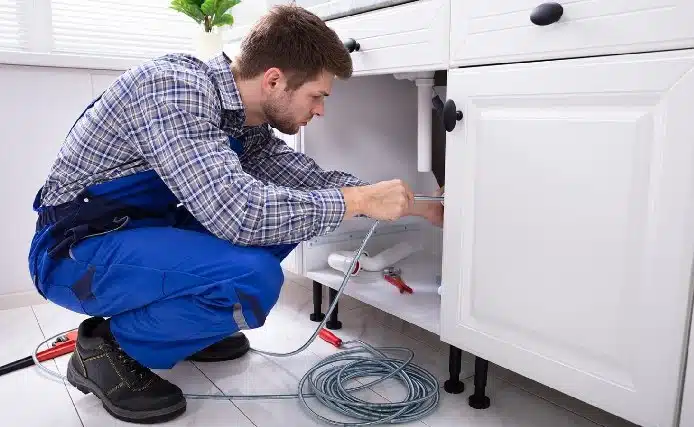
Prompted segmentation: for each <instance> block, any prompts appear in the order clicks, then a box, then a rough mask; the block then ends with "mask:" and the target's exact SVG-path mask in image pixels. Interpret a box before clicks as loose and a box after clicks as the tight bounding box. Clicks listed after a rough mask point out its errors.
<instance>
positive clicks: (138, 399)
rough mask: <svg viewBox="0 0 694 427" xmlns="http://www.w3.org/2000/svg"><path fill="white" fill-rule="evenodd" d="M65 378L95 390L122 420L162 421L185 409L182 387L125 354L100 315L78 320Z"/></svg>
mask: <svg viewBox="0 0 694 427" xmlns="http://www.w3.org/2000/svg"><path fill="white" fill-rule="evenodd" d="M67 379H68V381H69V382H70V384H72V385H73V386H75V387H76V388H77V389H78V390H80V391H81V392H83V393H84V394H88V393H90V392H91V393H94V395H95V396H96V397H98V398H99V399H101V402H102V404H103V406H104V408H105V409H106V411H108V412H109V413H110V414H111V415H113V416H114V417H116V418H118V419H120V420H123V421H128V422H131V423H140V424H152V423H158V422H164V421H168V420H171V419H173V418H176V417H177V416H179V415H181V414H182V413H184V412H185V410H186V400H185V397H184V396H183V392H182V391H181V389H180V388H178V387H177V386H175V385H174V384H171V383H170V382H168V381H166V380H164V379H163V378H161V377H159V376H158V375H156V374H155V373H153V372H152V371H150V370H149V369H147V368H145V367H144V366H142V365H141V364H140V363H138V362H137V361H136V360H134V359H133V358H131V357H130V356H128V355H127V354H126V353H125V352H124V351H123V349H121V348H120V346H119V345H118V343H117V342H116V340H115V339H114V338H113V336H112V335H111V332H110V329H109V328H108V321H105V320H104V319H102V318H98V317H94V318H90V319H87V320H85V321H84V322H82V324H80V326H79V329H78V334H77V343H76V346H75V351H74V352H73V354H72V357H71V358H70V362H69V363H68V367H67Z"/></svg>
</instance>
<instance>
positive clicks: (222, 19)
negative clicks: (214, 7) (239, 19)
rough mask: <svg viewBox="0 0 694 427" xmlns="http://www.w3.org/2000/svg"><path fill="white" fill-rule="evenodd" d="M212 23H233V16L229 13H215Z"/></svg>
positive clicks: (216, 24)
mask: <svg viewBox="0 0 694 427" xmlns="http://www.w3.org/2000/svg"><path fill="white" fill-rule="evenodd" d="M212 25H214V26H217V27H221V26H223V25H234V17H233V16H232V15H231V14H228V13H227V14H224V15H217V16H215V17H214V21H212Z"/></svg>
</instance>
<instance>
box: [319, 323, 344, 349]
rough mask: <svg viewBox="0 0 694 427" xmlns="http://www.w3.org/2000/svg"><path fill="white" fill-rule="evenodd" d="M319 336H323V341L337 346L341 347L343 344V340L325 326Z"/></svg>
mask: <svg viewBox="0 0 694 427" xmlns="http://www.w3.org/2000/svg"><path fill="white" fill-rule="evenodd" d="M318 336H319V337H321V338H322V339H323V341H325V342H327V343H329V344H332V345H334V346H335V347H337V348H340V347H341V346H342V340H341V339H340V338H338V337H337V336H336V335H335V334H333V333H332V332H330V331H329V330H327V329H325V328H323V329H321V330H320V332H319V333H318Z"/></svg>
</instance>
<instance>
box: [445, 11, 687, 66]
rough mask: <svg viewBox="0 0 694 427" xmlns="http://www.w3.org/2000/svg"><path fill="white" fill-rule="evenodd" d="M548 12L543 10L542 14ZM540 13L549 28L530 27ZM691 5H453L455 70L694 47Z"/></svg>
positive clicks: (453, 56)
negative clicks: (535, 15) (457, 68)
mask: <svg viewBox="0 0 694 427" xmlns="http://www.w3.org/2000/svg"><path fill="white" fill-rule="evenodd" d="M541 8H544V10H541ZM534 11H538V13H539V12H540V11H542V12H543V13H542V15H543V16H544V17H546V19H547V20H546V21H545V22H543V23H544V24H546V23H547V22H551V19H552V18H559V20H558V21H557V22H555V23H552V24H549V25H536V24H534V23H533V22H531V19H530V18H531V15H532V14H533V13H534ZM693 20H694V1H692V0H591V1H569V0H566V1H561V0H559V1H558V2H557V3H554V2H544V1H542V0H484V1H477V0H454V1H451V64H452V65H454V66H460V65H473V64H475V65H479V64H489V63H506V62H516V61H531V60H541V59H556V58H567V57H580V56H589V55H612V54H616V53H634V52H644V51H655V50H665V49H678V48H687V47H694V25H692V21H693Z"/></svg>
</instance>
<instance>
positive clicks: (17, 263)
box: [0, 65, 119, 309]
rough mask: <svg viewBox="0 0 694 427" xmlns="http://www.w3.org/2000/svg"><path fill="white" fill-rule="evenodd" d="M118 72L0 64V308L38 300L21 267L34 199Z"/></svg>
mask: <svg viewBox="0 0 694 427" xmlns="http://www.w3.org/2000/svg"><path fill="white" fill-rule="evenodd" d="M118 74H119V72H113V71H95V70H77V69H66V68H49V67H29V66H13V65H0V94H1V96H0V131H1V132H2V133H1V135H2V144H3V147H2V148H3V155H2V157H1V158H0V197H1V199H0V200H2V209H0V235H1V236H2V245H1V247H0V251H1V252H0V255H1V256H0V271H2V274H1V275H0V309H4V308H10V307H14V306H18V305H24V304H27V303H32V302H36V301H41V300H42V299H41V297H40V296H38V294H37V293H36V292H35V291H34V287H33V284H32V283H31V279H30V276H29V273H28V267H27V255H28V251H29V245H30V242H31V238H32V236H33V232H34V224H35V219H36V216H35V214H34V212H33V211H32V202H33V200H34V195H35V194H36V191H37V190H38V188H39V187H40V186H41V185H42V184H43V181H44V180H45V177H46V175H47V173H48V170H49V168H50V165H51V163H52V161H53V159H54V157H55V154H56V152H57V150H58V148H59V146H60V143H61V141H62V139H63V138H64V136H65V134H66V133H67V131H68V130H69V129H70V127H71V126H72V123H73V122H74V120H75V119H76V118H77V116H78V115H79V113H81V111H82V109H83V108H84V107H85V106H86V105H87V104H88V103H89V101H90V100H91V99H92V97H93V96H94V95H95V94H98V93H100V92H101V91H102V90H103V89H104V88H105V87H106V85H108V84H109V83H110V82H111V81H112V80H113V79H114V78H115V77H116V76H118Z"/></svg>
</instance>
